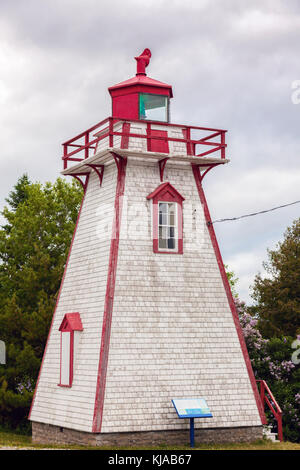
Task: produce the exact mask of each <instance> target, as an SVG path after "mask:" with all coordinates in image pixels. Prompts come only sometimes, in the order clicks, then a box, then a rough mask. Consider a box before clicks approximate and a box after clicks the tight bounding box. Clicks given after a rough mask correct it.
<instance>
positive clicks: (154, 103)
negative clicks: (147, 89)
mask: <svg viewBox="0 0 300 470" xmlns="http://www.w3.org/2000/svg"><path fill="white" fill-rule="evenodd" d="M139 119H147V120H149V121H164V122H168V120H169V98H168V96H164V95H152V94H150V93H140V95H139Z"/></svg>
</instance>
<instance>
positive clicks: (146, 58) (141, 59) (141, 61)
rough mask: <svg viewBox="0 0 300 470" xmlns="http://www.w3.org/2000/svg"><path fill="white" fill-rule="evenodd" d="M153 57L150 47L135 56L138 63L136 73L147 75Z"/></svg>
mask: <svg viewBox="0 0 300 470" xmlns="http://www.w3.org/2000/svg"><path fill="white" fill-rule="evenodd" d="M150 58H151V51H150V49H145V50H144V52H142V53H141V55H139V56H138V57H135V60H136V61H137V64H136V75H146V71H145V69H146V67H147V66H148V64H149V62H150Z"/></svg>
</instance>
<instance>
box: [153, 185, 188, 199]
mask: <svg viewBox="0 0 300 470" xmlns="http://www.w3.org/2000/svg"><path fill="white" fill-rule="evenodd" d="M166 192H169V193H170V194H172V195H174V196H176V197H177V198H179V199H181V200H182V201H184V197H183V196H181V194H180V193H179V192H178V191H177V189H175V188H174V186H172V185H171V183H169V182H168V181H166V182H165V183H162V184H160V185H159V186H157V188H156V189H155V190H154V191H153V192H152V193H150V194H149V195H148V196H147V199H154V198H155V197H157V196H158V195H160V194H164V193H166Z"/></svg>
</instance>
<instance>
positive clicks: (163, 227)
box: [158, 202, 177, 250]
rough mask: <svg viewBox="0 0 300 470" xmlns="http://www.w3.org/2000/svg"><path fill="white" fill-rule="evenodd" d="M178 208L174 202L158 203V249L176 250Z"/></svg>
mask: <svg viewBox="0 0 300 470" xmlns="http://www.w3.org/2000/svg"><path fill="white" fill-rule="evenodd" d="M176 206H177V204H175V203H174V202H159V203H158V216H159V220H158V249H159V250H175V249H176V244H177V243H176V241H177V240H176V232H177V227H176V217H175V213H176Z"/></svg>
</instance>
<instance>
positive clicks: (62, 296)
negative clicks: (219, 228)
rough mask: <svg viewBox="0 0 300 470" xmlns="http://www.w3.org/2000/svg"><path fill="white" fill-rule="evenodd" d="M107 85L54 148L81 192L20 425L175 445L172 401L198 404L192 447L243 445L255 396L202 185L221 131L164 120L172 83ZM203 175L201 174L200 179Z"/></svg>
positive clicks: (221, 159)
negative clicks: (59, 148) (101, 104)
mask: <svg viewBox="0 0 300 470" xmlns="http://www.w3.org/2000/svg"><path fill="white" fill-rule="evenodd" d="M135 60H136V75H135V76H134V77H132V78H129V79H128V80H126V81H123V82H121V83H118V84H116V85H113V86H111V87H110V88H109V89H108V91H109V93H110V96H111V101H112V111H111V117H108V118H105V119H103V120H102V121H101V122H99V123H97V124H95V125H94V126H93V127H91V128H89V129H87V130H86V131H84V132H81V133H80V134H78V135H77V136H75V137H73V138H72V139H69V140H68V141H67V142H65V143H64V144H63V156H62V160H63V171H62V174H63V175H66V176H67V175H68V176H72V177H74V178H76V179H77V180H78V181H80V183H81V184H82V186H83V189H84V196H83V200H82V204H81V208H80V211H79V214H78V219H77V223H76V227H75V231H74V235H73V239H72V243H71V247H70V251H69V255H68V258H67V262H66V267H65V271H64V275H63V279H62V281H61V286H60V290H59V294H58V298H57V303H56V307H55V311H54V314H53V319H52V322H51V327H50V331H49V335H48V339H47V343H46V347H45V351H44V356H43V360H42V365H41V368H40V372H39V376H38V380H37V385H36V390H35V393H34V397H33V401H32V405H31V410H30V414H29V419H30V420H31V422H32V433H33V440H34V441H35V442H45V441H48V442H61V443H82V444H93V445H98V446H102V445H124V444H131V443H134V444H135V445H145V444H149V443H172V444H175V443H177V444H182V443H185V442H186V440H187V429H188V428H189V423H188V422H187V421H186V420H182V419H178V415H177V413H176V410H175V409H174V407H173V405H172V400H173V399H197V398H203V399H204V400H205V401H206V403H207V405H208V407H209V409H210V411H211V414H212V417H209V418H203V419H201V420H200V419H199V420H195V430H194V431H195V437H196V438H197V439H198V441H201V442H218V441H232V442H234V441H241V440H247V441H251V440H256V439H258V438H260V437H262V424H263V423H265V417H264V413H263V408H262V404H261V401H260V396H259V394H258V391H257V386H256V382H255V378H254V375H253V371H252V368H251V363H250V360H249V357H248V353H247V349H246V346H245V342H244V339H243V335H242V331H241V328H240V324H239V320H238V315H237V312H236V309H235V305H234V301H233V298H232V294H231V290H230V286H229V283H228V280H227V277H226V273H225V270H224V265H223V262H222V258H221V254H220V250H219V247H218V243H217V239H216V236H215V232H214V228H213V225H212V222H211V218H210V213H209V209H208V205H207V201H206V198H205V193H204V189H203V181H205V182H206V180H207V182H206V184H209V179H210V178H212V177H213V173H214V172H213V171H211V170H214V169H215V168H216V167H220V168H219V169H218V171H222V166H223V165H224V164H227V163H228V162H229V160H228V159H227V156H226V145H227V144H226V139H225V136H226V130H224V129H215V128H207V127H201V126H191V125H188V124H173V123H172V122H171V106H170V104H171V100H172V98H173V90H172V86H171V85H169V84H166V83H163V82H161V81H158V80H156V79H153V78H150V77H149V76H148V75H147V73H146V71H147V67H149V64H150V60H151V52H150V50H149V49H145V50H144V51H143V52H142V54H140V55H139V56H137V57H135ZM207 174H208V175H209V176H206V175H207Z"/></svg>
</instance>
